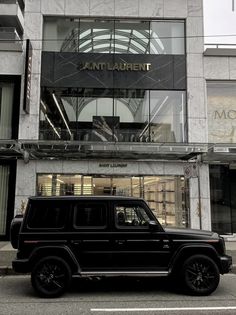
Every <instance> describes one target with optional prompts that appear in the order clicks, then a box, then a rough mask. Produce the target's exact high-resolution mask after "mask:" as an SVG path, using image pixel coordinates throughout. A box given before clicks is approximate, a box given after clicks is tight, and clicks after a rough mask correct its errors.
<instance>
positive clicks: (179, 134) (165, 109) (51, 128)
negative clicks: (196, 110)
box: [40, 89, 186, 142]
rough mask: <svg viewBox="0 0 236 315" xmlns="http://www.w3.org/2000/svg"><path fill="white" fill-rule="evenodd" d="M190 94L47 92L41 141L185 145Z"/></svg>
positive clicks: (41, 107) (86, 91) (44, 95)
mask: <svg viewBox="0 0 236 315" xmlns="http://www.w3.org/2000/svg"><path fill="white" fill-rule="evenodd" d="M185 98H186V97H185V92H184V91H150V90H101V89H77V90H76V91H73V93H71V94H70V91H69V89H67V90H66V89H64V90H62V89H57V91H52V90H50V89H44V91H43V93H42V99H43V100H42V101H41V106H40V139H43V140H58V139H60V140H82V141H116V142H185V141H186V139H185V120H186V113H185V103H186V99H185Z"/></svg>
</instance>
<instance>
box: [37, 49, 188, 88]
mask: <svg viewBox="0 0 236 315" xmlns="http://www.w3.org/2000/svg"><path fill="white" fill-rule="evenodd" d="M185 59H186V58H185V55H135V54H98V53H97V54H95V53H74V52H61V53H60V52H43V53H42V79H41V85H42V86H47V87H54V88H56V87H57V88H62V87H63V88H65V87H81V88H99V89H101V88H102V89H104V88H105V89H114V88H115V89H150V90H151V89H152V90H184V89H186V70H185V62H186V61H185Z"/></svg>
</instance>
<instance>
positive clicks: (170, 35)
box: [150, 21, 185, 55]
mask: <svg viewBox="0 0 236 315" xmlns="http://www.w3.org/2000/svg"><path fill="white" fill-rule="evenodd" d="M150 28H151V34H150V37H151V40H150V41H151V43H150V53H151V54H167V55H170V54H171V55H183V54H185V38H184V37H185V35H184V22H172V21H169V22H167V21H163V22H161V21H152V22H151V26H150Z"/></svg>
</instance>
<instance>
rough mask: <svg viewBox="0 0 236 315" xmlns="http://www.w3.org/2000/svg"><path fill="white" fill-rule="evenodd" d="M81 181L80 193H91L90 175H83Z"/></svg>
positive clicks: (92, 192)
mask: <svg viewBox="0 0 236 315" xmlns="http://www.w3.org/2000/svg"><path fill="white" fill-rule="evenodd" d="M82 181H83V190H82V194H83V195H93V194H94V190H93V184H92V177H91V176H83V177H82Z"/></svg>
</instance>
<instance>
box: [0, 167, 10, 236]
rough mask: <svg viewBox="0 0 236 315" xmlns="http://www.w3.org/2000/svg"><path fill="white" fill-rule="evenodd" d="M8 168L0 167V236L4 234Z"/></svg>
mask: <svg viewBox="0 0 236 315" xmlns="http://www.w3.org/2000/svg"><path fill="white" fill-rule="evenodd" d="M9 174H10V167H9V166H8V165H0V236H1V235H5V233H6V221H7V209H8V207H7V203H8V188H9Z"/></svg>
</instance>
